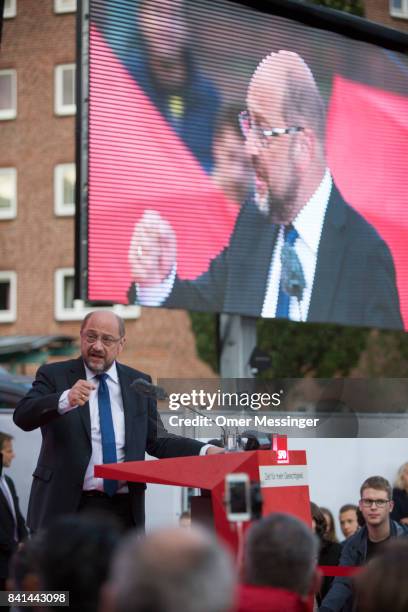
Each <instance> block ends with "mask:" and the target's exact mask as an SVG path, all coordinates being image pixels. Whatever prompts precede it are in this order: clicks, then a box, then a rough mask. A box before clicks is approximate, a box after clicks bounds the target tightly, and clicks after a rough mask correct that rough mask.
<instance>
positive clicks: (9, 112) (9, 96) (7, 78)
mask: <svg viewBox="0 0 408 612" xmlns="http://www.w3.org/2000/svg"><path fill="white" fill-rule="evenodd" d="M16 117H17V73H16V71H15V70H0V119H15V118H16Z"/></svg>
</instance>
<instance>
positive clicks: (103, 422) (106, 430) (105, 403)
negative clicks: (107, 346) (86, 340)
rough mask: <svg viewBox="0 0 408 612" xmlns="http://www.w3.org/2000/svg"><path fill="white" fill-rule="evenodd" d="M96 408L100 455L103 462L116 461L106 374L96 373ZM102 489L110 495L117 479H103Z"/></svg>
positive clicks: (116, 488)
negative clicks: (99, 434) (99, 432)
mask: <svg viewBox="0 0 408 612" xmlns="http://www.w3.org/2000/svg"><path fill="white" fill-rule="evenodd" d="M96 378H97V379H98V380H99V387H98V409H99V424H100V428H101V439H102V456H103V462H104V463H117V455H116V441H115V430H114V429H113V420H112V408H111V402H110V396H109V387H108V383H107V382H106V379H107V378H108V375H107V374H105V373H104V374H98V375H97V376H96ZM103 490H104V491H105V493H107V494H108V495H110V496H113V495H115V493H116V491H117V490H118V483H117V480H106V479H104V481H103Z"/></svg>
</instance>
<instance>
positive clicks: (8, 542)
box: [0, 476, 27, 579]
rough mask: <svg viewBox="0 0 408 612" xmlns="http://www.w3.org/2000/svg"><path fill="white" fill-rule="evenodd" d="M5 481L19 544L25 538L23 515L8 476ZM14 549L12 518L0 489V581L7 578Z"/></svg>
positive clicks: (15, 546) (15, 543) (15, 545)
mask: <svg viewBox="0 0 408 612" xmlns="http://www.w3.org/2000/svg"><path fill="white" fill-rule="evenodd" d="M6 481H7V484H8V487H9V489H10V493H11V496H12V498H13V502H14V509H15V512H16V519H17V535H18V541H19V542H21V541H22V540H24V539H25V538H26V536H27V529H26V526H25V521H24V518H23V515H22V514H21V512H20V506H19V503H18V497H17V493H16V489H15V486H14V482H13V481H12V480H11V478H10V477H9V476H6ZM16 548H17V542H16V541H15V539H14V517H13V515H12V513H11V509H10V506H9V504H8V501H7V499H6V497H5V495H4V493H3V491H2V489H0V579H1V578H7V576H8V566H9V561H10V558H11V556H12V554H13V552H14V551H15V549H16Z"/></svg>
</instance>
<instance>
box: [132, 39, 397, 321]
mask: <svg viewBox="0 0 408 612" xmlns="http://www.w3.org/2000/svg"><path fill="white" fill-rule="evenodd" d="M247 109H248V110H247V111H244V112H243V113H241V114H240V122H241V128H242V131H243V134H244V136H245V138H246V151H247V154H248V155H249V157H250V159H251V163H252V167H253V170H254V197H253V200H252V201H250V202H249V203H248V204H247V205H246V206H245V207H244V208H243V209H242V210H241V213H240V215H239V217H238V219H237V222H236V225H235V228H234V232H233V234H232V236H231V239H230V242H229V244H228V246H227V247H226V248H225V249H224V250H223V251H222V253H220V254H219V255H218V256H217V257H216V258H215V259H214V260H213V261H212V262H211V264H210V267H209V269H208V270H207V271H206V272H205V273H204V274H202V275H201V276H200V277H198V278H196V279H195V280H193V281H181V280H180V279H178V277H177V260H176V247H177V245H176V236H175V233H174V231H173V229H172V227H171V226H170V225H169V223H168V222H167V221H166V220H165V219H163V218H162V217H160V215H159V214H158V213H157V212H154V213H153V211H147V212H146V213H145V215H144V216H143V217H142V219H141V220H140V221H139V222H138V223H137V224H136V226H135V229H134V233H133V237H132V242H131V245H130V249H129V262H130V265H131V269H132V274H133V279H134V284H133V287H132V288H131V291H130V292H129V301H130V302H131V303H135V302H139V303H141V304H145V305H152V306H157V305H160V304H163V305H165V306H171V307H176V306H178V307H180V306H182V305H183V306H184V307H185V306H186V305H188V306H189V307H190V308H193V309H201V310H203V309H206V310H215V311H224V312H230V313H240V314H245V315H250V316H263V317H278V318H288V319H291V320H301V321H314V322H319V321H320V322H335V323H342V324H351V325H366V326H373V327H389V328H395V329H401V328H402V320H401V314H400V307H399V297H398V291H397V287H396V279H395V271H394V264H393V260H392V256H391V253H390V251H389V249H388V247H387V245H386V244H385V242H384V241H383V240H382V239H381V237H380V236H379V235H378V234H377V232H376V231H375V230H374V228H373V227H372V226H371V225H370V224H369V223H367V221H365V219H363V217H361V215H359V214H358V213H357V212H356V211H355V210H353V209H352V208H351V207H350V206H349V205H348V204H346V202H345V201H344V200H343V198H342V196H341V195H340V193H339V191H338V190H337V188H336V186H335V184H334V182H333V179H332V177H331V174H330V170H329V169H328V167H327V161H326V153H325V111H324V104H323V100H322V98H321V95H320V92H319V89H318V87H317V84H316V82H315V80H314V77H313V75H312V73H311V71H310V69H309V67H308V66H307V64H306V63H305V62H304V61H303V59H302V58H301V57H300V56H299V55H297V54H296V53H291V52H288V51H279V52H278V53H271V54H270V55H268V56H267V57H266V58H264V59H263V60H262V62H260V64H259V65H258V67H257V68H256V70H255V72H254V74H253V75H252V78H251V80H250V83H249V87H248V93H247Z"/></svg>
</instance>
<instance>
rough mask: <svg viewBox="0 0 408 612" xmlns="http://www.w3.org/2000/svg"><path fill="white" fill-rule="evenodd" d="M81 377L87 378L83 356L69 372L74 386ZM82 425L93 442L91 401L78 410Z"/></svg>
mask: <svg viewBox="0 0 408 612" xmlns="http://www.w3.org/2000/svg"><path fill="white" fill-rule="evenodd" d="M80 378H82V379H84V380H85V379H86V373H85V366H84V362H83V360H82V357H80V358H79V359H77V360H76V361H75V362H74V363H73V365H72V367H71V368H70V370H69V372H68V381H69V384H70V386H71V387H72V386H73V385H74V384H75V383H76V382H77V380H79V379H80ZM77 413H78V415H79V418H80V420H81V422H82V425H83V426H84V428H85V432H86V434H87V436H88V438H89V442H91V414H90V412H89V402H86V404H84V405H83V406H80V407H79V408H78V410H77Z"/></svg>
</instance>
